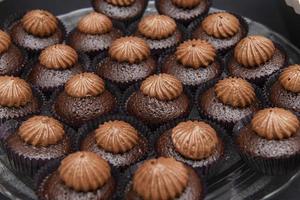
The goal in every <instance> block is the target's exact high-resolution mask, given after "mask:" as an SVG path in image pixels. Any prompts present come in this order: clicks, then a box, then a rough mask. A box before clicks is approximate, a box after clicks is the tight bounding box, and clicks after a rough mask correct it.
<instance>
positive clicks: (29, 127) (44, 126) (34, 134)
mask: <svg viewBox="0 0 300 200" xmlns="http://www.w3.org/2000/svg"><path fill="white" fill-rule="evenodd" d="M18 134H19V136H20V137H21V138H22V140H23V141H24V142H26V143H28V144H30V145H33V146H36V147H47V146H49V145H52V144H57V143H58V142H59V141H60V140H61V139H62V138H63V136H64V134H65V131H64V127H63V125H62V124H61V123H60V122H59V121H57V120H56V119H54V118H51V117H47V116H34V117H31V118H29V119H28V120H27V121H25V122H23V123H22V124H21V126H20V127H19V130H18Z"/></svg>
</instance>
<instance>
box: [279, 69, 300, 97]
mask: <svg viewBox="0 0 300 200" xmlns="http://www.w3.org/2000/svg"><path fill="white" fill-rule="evenodd" d="M279 81H280V84H281V85H282V86H283V87H284V88H285V89H286V90H288V91H290V92H294V93H299V92H300V65H291V66H289V67H288V68H286V69H285V70H284V71H283V72H282V73H281V74H280V76H279Z"/></svg>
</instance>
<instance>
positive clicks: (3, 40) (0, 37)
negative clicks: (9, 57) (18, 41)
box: [0, 30, 12, 54]
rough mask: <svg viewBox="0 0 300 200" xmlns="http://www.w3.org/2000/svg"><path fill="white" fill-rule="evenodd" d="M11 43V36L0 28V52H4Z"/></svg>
mask: <svg viewBox="0 0 300 200" xmlns="http://www.w3.org/2000/svg"><path fill="white" fill-rule="evenodd" d="M11 43H12V42H11V37H10V36H9V35H8V34H7V33H6V32H4V31H2V30H0V54H2V53H4V52H6V51H7V50H8V48H9V47H10V45H11Z"/></svg>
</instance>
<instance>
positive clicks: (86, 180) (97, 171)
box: [58, 151, 111, 192]
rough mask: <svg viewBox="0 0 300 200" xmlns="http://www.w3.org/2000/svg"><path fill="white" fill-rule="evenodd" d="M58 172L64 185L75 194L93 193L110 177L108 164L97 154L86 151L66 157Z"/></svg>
mask: <svg viewBox="0 0 300 200" xmlns="http://www.w3.org/2000/svg"><path fill="white" fill-rule="evenodd" d="M58 171H59V177H60V179H61V180H62V181H63V182H64V183H65V185H66V186H68V187H70V188H72V189H74V190H75V191H77V192H90V191H95V190H97V189H99V188H101V187H102V186H103V185H104V184H105V183H106V182H107V181H108V180H109V178H110V177H111V169H110V166H109V164H108V163H107V162H106V161H105V160H104V159H102V158H101V157H100V156H98V155H97V154H95V153H92V152H86V151H79V152H76V153H73V154H70V155H68V156H67V157H66V158H65V159H63V160H62V161H61V164H60V166H59V168H58Z"/></svg>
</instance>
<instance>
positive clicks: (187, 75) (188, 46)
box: [161, 40, 223, 88]
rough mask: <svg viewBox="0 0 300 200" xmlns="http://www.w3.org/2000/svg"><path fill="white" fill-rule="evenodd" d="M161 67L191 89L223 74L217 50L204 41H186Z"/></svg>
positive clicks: (165, 59) (164, 71)
mask: <svg viewBox="0 0 300 200" xmlns="http://www.w3.org/2000/svg"><path fill="white" fill-rule="evenodd" d="M161 65H162V69H161V71H162V72H163V73H167V74H172V75H173V76H176V77H177V78H178V79H179V80H180V81H182V83H183V84H184V85H186V86H189V87H190V88H195V87H197V86H199V85H201V84H203V83H205V82H208V81H211V80H213V79H216V78H218V77H219V76H220V75H221V74H222V72H223V64H222V63H221V61H220V60H219V59H218V58H217V56H216V50H215V48H214V47H213V46H212V45H211V44H210V43H208V42H206V41H204V40H188V41H185V42H184V43H182V44H181V45H180V46H179V47H178V48H177V51H176V53H175V54H173V55H169V56H167V57H166V58H164V59H163V61H162V63H161Z"/></svg>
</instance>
